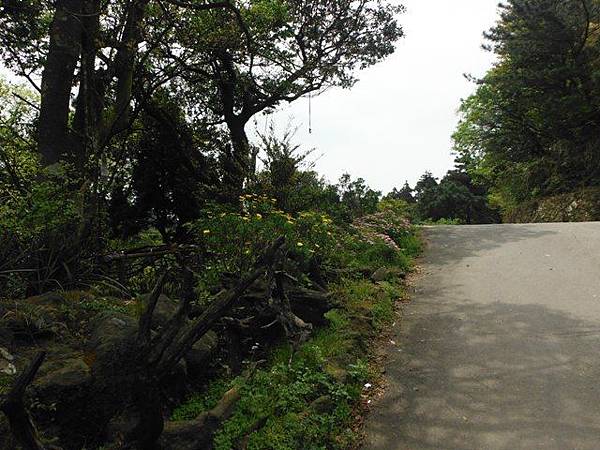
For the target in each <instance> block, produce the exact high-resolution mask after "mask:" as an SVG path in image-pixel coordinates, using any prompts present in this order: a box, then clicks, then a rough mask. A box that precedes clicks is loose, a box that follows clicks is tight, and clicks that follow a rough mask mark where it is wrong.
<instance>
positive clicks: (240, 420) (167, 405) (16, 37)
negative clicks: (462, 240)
mask: <svg viewBox="0 0 600 450" xmlns="http://www.w3.org/2000/svg"><path fill="white" fill-rule="evenodd" d="M402 12H403V8H402V7H401V6H393V5H392V4H391V2H387V1H384V0H340V1H335V2H330V1H323V0H249V1H213V2H209V1H181V0H82V1H79V0H77V1H75V0H57V1H53V2H47V1H42V0H24V1H14V0H3V1H2V2H1V3H0V56H1V57H2V63H3V65H4V66H5V67H7V68H8V69H10V70H11V71H12V72H13V74H14V75H15V76H16V77H17V79H19V80H22V81H23V84H15V83H9V82H8V81H2V82H1V83H0V101H1V103H2V108H1V109H0V121H1V122H0V395H1V396H2V397H1V401H0V403H1V409H2V411H3V413H4V415H3V416H2V418H1V419H0V448H6V449H13V448H19V447H20V448H24V449H27V450H40V449H56V448H63V449H82V448H86V449H101V448H103V449H109V448H110V449H116V448H140V449H155V448H163V449H178V450H181V449H208V448H218V449H223V450H226V449H233V448H238V449H245V448H248V449H267V448H273V449H292V448H340V449H345V448H350V447H352V446H353V445H356V443H357V442H358V438H359V433H358V432H357V428H356V423H357V417H358V416H359V415H360V409H361V402H363V401H364V391H365V389H366V388H365V383H366V382H367V381H368V380H369V379H370V378H371V377H372V376H373V373H372V372H371V368H370V366H369V362H368V357H369V348H370V345H369V342H370V341H372V340H373V339H375V338H376V336H377V335H378V333H380V332H381V330H382V329H383V327H385V325H386V324H387V323H389V322H390V321H391V320H393V317H394V314H393V313H394V302H395V301H396V300H398V299H401V298H403V297H404V291H403V282H402V280H403V277H404V276H405V274H406V273H407V271H409V270H410V268H411V258H412V257H414V256H415V255H416V254H418V252H419V248H420V243H419V240H418V238H417V236H416V231H415V229H414V228H413V227H412V226H411V224H410V223H409V221H408V220H407V218H406V217H407V216H408V212H407V207H406V204H405V203H403V202H401V201H394V200H391V199H388V200H385V201H382V200H381V198H380V194H379V193H377V192H375V191H373V190H372V189H370V188H369V187H368V186H366V184H365V183H364V181H363V180H352V179H351V178H350V177H349V176H344V177H343V178H342V179H341V180H340V182H339V183H338V184H335V185H331V184H329V183H327V182H326V181H324V180H323V179H322V178H321V177H320V176H319V175H318V174H317V173H316V172H314V171H313V170H312V168H311V164H310V158H309V152H308V153H307V152H305V151H303V150H302V149H300V148H298V147H296V146H295V145H293V144H292V142H291V137H290V136H289V135H284V136H277V135H276V133H274V132H273V131H269V130H267V132H266V133H265V134H264V135H262V136H261V137H260V139H258V141H257V142H250V140H249V138H248V130H247V127H248V124H249V123H250V122H251V120H252V119H253V118H254V117H256V116H257V115H258V114H262V113H266V112H270V111H273V110H274V109H276V108H277V107H278V105H280V104H282V103H284V102H293V101H295V100H297V99H298V98H301V97H303V96H306V95H308V94H310V93H314V94H315V95H316V94H318V93H320V92H322V91H324V90H326V89H327V88H330V87H341V88H350V87H352V86H353V84H354V83H355V82H356V81H357V78H356V77H357V75H358V72H359V71H360V70H362V69H366V68H368V67H370V66H372V65H374V64H376V63H377V62H379V61H381V60H383V59H384V58H385V57H387V56H388V55H390V54H391V53H392V52H393V51H394V45H395V43H396V41H397V40H398V39H400V38H401V37H402V35H403V33H402V29H401V27H400V26H399V24H398V22H397V17H398V15H399V14H400V13H402Z"/></svg>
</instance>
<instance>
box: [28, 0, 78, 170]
mask: <svg viewBox="0 0 600 450" xmlns="http://www.w3.org/2000/svg"><path fill="white" fill-rule="evenodd" d="M82 3H83V2H81V1H79V0H57V2H56V10H55V12H54V18H53V20H52V25H51V26H50V44H49V48H48V57H47V58H46V63H45V65H44V70H43V73H42V94H41V104H40V118H39V125H38V150H39V152H40V154H41V157H42V164H43V165H45V166H49V165H51V164H54V163H56V162H58V161H59V160H60V157H61V155H62V154H63V153H64V152H65V151H66V149H67V148H68V135H69V133H68V120H69V105H70V99H71V89H72V87H73V77H74V75H75V67H76V66H77V60H78V59H79V55H80V53H81V21H80V19H81V17H78V15H80V14H81V7H82Z"/></svg>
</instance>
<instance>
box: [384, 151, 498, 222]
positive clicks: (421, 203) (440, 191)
mask: <svg viewBox="0 0 600 450" xmlns="http://www.w3.org/2000/svg"><path fill="white" fill-rule="evenodd" d="M488 195H489V192H488V189H487V187H486V186H484V185H481V184H477V183H475V182H474V181H473V179H472V178H471V176H470V175H469V173H468V172H467V170H466V166H465V164H464V163H462V162H461V161H457V166H456V168H455V169H453V170H450V171H448V173H447V174H446V175H445V176H444V177H443V178H442V179H441V180H439V181H438V179H437V178H435V177H434V176H433V174H432V173H431V172H425V173H424V174H423V175H422V176H421V178H420V179H419V181H418V182H417V183H416V185H415V187H414V188H412V187H411V186H410V185H409V184H408V182H406V183H405V184H404V186H403V187H402V188H401V189H393V190H392V192H390V193H389V194H388V195H387V196H386V198H388V199H395V200H403V201H405V202H406V203H407V204H408V205H409V206H410V208H411V211H412V214H413V216H414V219H416V220H417V221H421V222H439V221H451V222H455V223H461V224H467V225H471V224H487V223H496V222H499V221H500V216H499V213H498V211H497V210H496V209H495V208H493V207H491V206H490V205H489V202H488Z"/></svg>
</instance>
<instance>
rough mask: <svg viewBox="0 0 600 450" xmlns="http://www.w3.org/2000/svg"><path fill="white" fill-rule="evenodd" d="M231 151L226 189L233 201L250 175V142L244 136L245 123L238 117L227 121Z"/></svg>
mask: <svg viewBox="0 0 600 450" xmlns="http://www.w3.org/2000/svg"><path fill="white" fill-rule="evenodd" d="M227 127H228V128H229V136H230V138H231V145H232V148H233V151H232V152H231V155H230V156H229V157H230V159H231V161H229V168H228V170H227V173H226V177H227V179H226V180H225V182H226V189H227V190H228V192H229V193H230V196H231V197H232V199H233V200H237V198H238V197H239V196H240V195H241V194H242V192H243V190H244V182H245V181H246V180H247V179H248V177H249V176H250V175H251V174H250V141H249V140H248V135H247V134H246V129H245V123H243V121H241V120H240V119H239V118H238V117H233V118H229V120H227Z"/></svg>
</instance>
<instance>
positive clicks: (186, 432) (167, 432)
mask: <svg viewBox="0 0 600 450" xmlns="http://www.w3.org/2000/svg"><path fill="white" fill-rule="evenodd" d="M207 419H209V418H208V417H202V420H198V419H196V420H187V421H182V422H167V423H165V428H164V430H163V432H162V434H161V436H160V443H161V448H162V449H163V450H206V449H210V448H213V445H212V444H213V443H212V437H213V434H214V431H215V430H216V428H217V426H218V423H215V424H214V425H213V426H208V427H207V426H206V425H207V424H206V422H207ZM215 422H216V421H215Z"/></svg>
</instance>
